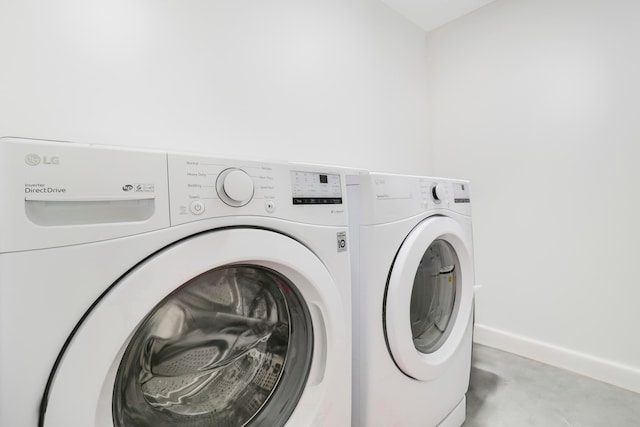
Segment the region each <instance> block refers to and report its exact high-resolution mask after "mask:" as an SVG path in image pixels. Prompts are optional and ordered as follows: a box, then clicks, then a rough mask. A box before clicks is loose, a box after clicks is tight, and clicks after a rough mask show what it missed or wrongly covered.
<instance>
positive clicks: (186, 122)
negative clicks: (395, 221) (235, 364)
mask: <svg viewBox="0 0 640 427" xmlns="http://www.w3.org/2000/svg"><path fill="white" fill-rule="evenodd" d="M425 76H426V55H425V33H424V31H422V30H420V29H419V28H417V27H416V26H414V25H412V24H410V23H409V22H407V21H406V20H404V19H403V18H401V17H399V16H398V15H397V14H396V13H395V12H393V11H391V10H390V9H389V8H388V7H387V6H385V5H383V4H382V3H381V2H380V1H379V0H311V1H304V2H300V1H296V0H271V1H261V0H186V1H176V0H59V1H55V2H43V1H37V0H23V1H15V2H8V1H5V2H2V4H1V5H0V136H2V135H4V136H7V135H12V136H25V137H34V138H45V139H61V140H73V141H80V142H92V143H99V144H113V145H129V146H141V147H161V148H171V149H183V150H187V151H207V152H212V153H217V154H221V155H232V156H239V155H242V156H248V157H251V158H267V159H287V160H296V161H305V162H318V163H334V164H339V165H350V166H357V167H367V168H371V169H379V170H385V171H407V172H411V173H428V172H430V169H429V165H428V162H427V160H426V159H427V158H428V156H427V154H426V153H427V147H426V146H425V144H424V143H425V141H426V140H427V127H426V121H425V118H426V108H427V106H426V104H427V103H426V99H427V98H426V94H425V90H426V78H425Z"/></svg>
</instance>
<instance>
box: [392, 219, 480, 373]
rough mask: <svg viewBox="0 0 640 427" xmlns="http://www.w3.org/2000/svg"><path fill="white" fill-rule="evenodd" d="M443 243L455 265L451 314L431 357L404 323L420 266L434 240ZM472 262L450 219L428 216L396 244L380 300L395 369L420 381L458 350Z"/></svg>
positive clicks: (466, 241) (469, 304) (466, 240)
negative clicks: (457, 266)
mask: <svg viewBox="0 0 640 427" xmlns="http://www.w3.org/2000/svg"><path fill="white" fill-rule="evenodd" d="M438 239H440V240H444V241H446V242H447V243H449V244H450V245H451V246H452V247H453V249H454V251H455V253H456V255H457V257H458V261H459V264H460V270H461V271H459V272H458V279H457V282H458V283H456V286H457V288H456V297H455V303H454V308H453V314H452V317H451V319H450V321H449V323H450V325H449V327H448V328H450V329H449V332H448V335H447V337H446V340H445V341H444V343H443V344H442V345H441V346H440V347H439V348H438V349H437V350H435V351H433V352H432V353H422V352H420V351H418V350H417V349H416V347H415V345H414V342H413V334H412V331H411V320H410V309H409V307H410V304H411V294H412V291H413V286H414V280H415V277H416V272H417V271H418V266H419V265H420V261H421V260H422V257H423V256H424V254H425V252H426V251H427V249H428V248H429V246H431V244H432V243H433V242H434V241H436V240H438ZM473 282H474V277H473V258H472V243H471V239H470V236H467V233H465V231H464V230H463V228H462V227H461V225H460V224H459V223H458V222H456V221H454V220H453V219H451V218H448V217H444V216H433V217H429V218H427V219H425V220H423V221H422V222H421V223H419V224H418V225H417V226H416V227H415V228H414V229H413V230H412V231H411V232H410V233H409V235H408V236H407V238H406V239H405V241H404V242H403V243H402V246H401V247H400V249H399V251H398V254H397V255H396V259H395V261H394V263H393V266H392V268H391V273H390V275H389V280H388V283H387V293H386V301H385V318H384V320H385V328H386V329H385V334H386V338H387V343H388V346H389V350H390V351H391V355H392V357H393V360H394V361H395V363H396V365H397V366H398V367H399V368H400V369H401V370H402V371H403V372H404V373H405V374H406V375H408V376H410V377H412V378H415V379H417V380H421V381H429V380H433V379H436V378H438V377H439V376H440V375H441V374H442V373H443V371H444V370H445V369H446V368H447V363H448V362H449V361H450V360H451V358H452V357H453V355H454V353H455V352H456V350H457V349H458V348H459V346H460V344H461V342H462V339H463V338H464V335H465V331H466V329H467V326H468V322H469V319H470V317H471V315H472V311H473V284H474V283H473Z"/></svg>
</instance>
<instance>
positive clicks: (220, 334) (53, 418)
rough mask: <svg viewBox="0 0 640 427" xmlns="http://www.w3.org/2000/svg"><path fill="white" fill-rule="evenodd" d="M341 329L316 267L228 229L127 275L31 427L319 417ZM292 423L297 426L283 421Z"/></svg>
mask: <svg viewBox="0 0 640 427" xmlns="http://www.w3.org/2000/svg"><path fill="white" fill-rule="evenodd" d="M341 324H342V325H346V324H347V322H346V319H345V314H344V312H343V310H342V304H341V301H340V296H339V293H338V290H337V288H336V287H335V285H334V284H333V280H332V277H331V275H330V273H329V272H328V271H327V269H326V268H325V267H324V265H323V264H322V262H321V261H320V260H319V259H318V258H317V257H316V256H315V255H314V254H313V253H312V252H311V251H310V250H309V249H307V248H306V247H305V246H303V245H302V244H300V243H299V242H297V241H295V240H293V239H291V238H289V237H286V236H283V235H281V234H278V233H275V232H270V231H266V230H258V229H227V230H219V231H213V232H209V233H205V234H201V235H198V236H195V237H192V238H189V239H186V240H183V241H181V242H179V243H176V244H174V245H172V246H170V247H167V248H165V249H164V250H162V251H160V252H158V253H156V254H155V255H154V256H152V257H151V258H149V259H147V260H145V261H144V262H142V263H141V264H139V265H138V266H137V267H136V268H135V269H133V270H132V271H131V272H129V273H128V274H127V275H125V276H124V277H123V278H122V279H121V280H119V281H118V282H117V283H116V284H114V286H113V287H112V288H111V289H110V290H109V292H107V293H106V294H105V295H104V296H103V298H101V300H100V301H99V302H98V303H97V304H96V305H95V307H94V308H93V309H92V310H91V311H90V312H89V313H88V315H87V316H86V318H85V319H84V321H83V322H82V323H81V325H80V327H79V328H78V330H77V332H76V333H75V334H74V335H73V337H72V339H71V340H70V341H69V342H68V345H67V347H66V350H65V351H64V353H63V354H62V357H61V359H60V361H59V364H58V366H57V369H56V370H55V375H53V376H52V380H51V383H50V386H49V388H48V390H47V394H46V396H45V400H44V402H45V403H44V405H45V406H44V408H43V409H44V410H43V415H42V417H41V425H44V426H45V427H62V426H65V427H68V426H71V425H73V426H102V427H107V426H108V427H114V426H118V427H125V426H127V427H130V426H136V427H141V426H153V427H158V426H173V427H180V426H185V427H186V426H189V427H196V426H221V427H223V426H266V425H268V426H284V425H289V424H288V423H289V422H292V423H295V424H296V425H303V424H305V418H304V417H305V414H314V413H317V412H318V411H317V406H318V405H319V402H318V400H319V399H318V394H317V390H316V392H315V394H314V393H307V392H306V391H307V390H308V389H309V388H311V387H313V386H315V387H319V388H320V389H321V388H322V379H323V376H324V375H325V373H326V371H327V370H329V369H332V365H331V363H332V362H331V360H330V359H331V357H330V354H328V349H331V350H332V351H335V350H334V342H333V338H334V337H335V336H336V335H341V336H342V337H344V333H343V332H341V331H340V330H339V328H340V326H339V325H341ZM293 420H295V421H293Z"/></svg>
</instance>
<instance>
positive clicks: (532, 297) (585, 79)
mask: <svg viewBox="0 0 640 427" xmlns="http://www.w3.org/2000/svg"><path fill="white" fill-rule="evenodd" d="M639 16H640V3H639V2H632V1H627V0H588V1H585V0H563V1H557V0H498V1H496V2H495V3H492V4H490V5H488V6H485V7H484V8H482V9H480V10H478V11H476V12H475V13H472V14H471V15H468V16H466V17H463V18H461V19H459V20H457V21H454V22H453V23H451V24H449V25H447V26H445V27H442V28H441V29H438V30H436V31H434V32H432V33H429V36H428V59H429V79H428V82H429V100H430V103H431V104H430V105H431V114H432V115H431V116H430V117H431V119H432V122H433V127H432V129H431V137H432V143H433V150H434V161H435V162H436V163H435V173H436V174H438V175H451V176H458V177H465V178H469V179H471V180H472V192H473V195H472V196H473V200H474V227H475V229H474V233H475V249H476V265H477V277H476V279H477V282H478V284H480V285H482V286H483V288H482V289H481V290H480V292H479V293H478V311H477V323H478V328H477V331H476V332H477V334H476V338H477V341H479V342H483V343H485V344H489V345H493V346H496V347H499V348H503V349H506V350H510V351H513V352H516V353H520V354H523V355H525V356H529V357H532V358H535V359H539V360H542V361H546V362H548V363H552V364H555V365H557V366H561V367H565V368H567V369H570V370H574V371H578V372H581V373H584V374H587V375H591V376H594V377H596V378H599V379H601V380H604V381H607V382H611V383H614V384H618V385H620V386H623V387H627V388H629V389H632V390H635V391H640V339H638V326H639V325H640V309H639V308H638V307H639V303H640V273H639V272H638V270H637V267H638V264H639V260H640V243H639V242H640V223H639V222H638V213H639V211H640V200H639V197H640V189H639V186H640V167H639V165H640V160H639V159H640V49H638V40H640V26H639V25H638V17H639Z"/></svg>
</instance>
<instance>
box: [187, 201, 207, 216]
mask: <svg viewBox="0 0 640 427" xmlns="http://www.w3.org/2000/svg"><path fill="white" fill-rule="evenodd" d="M189 210H191V213H192V214H194V215H201V214H202V213H203V212H204V202H203V201H202V200H194V201H193V202H191V205H190V206H189Z"/></svg>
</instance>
